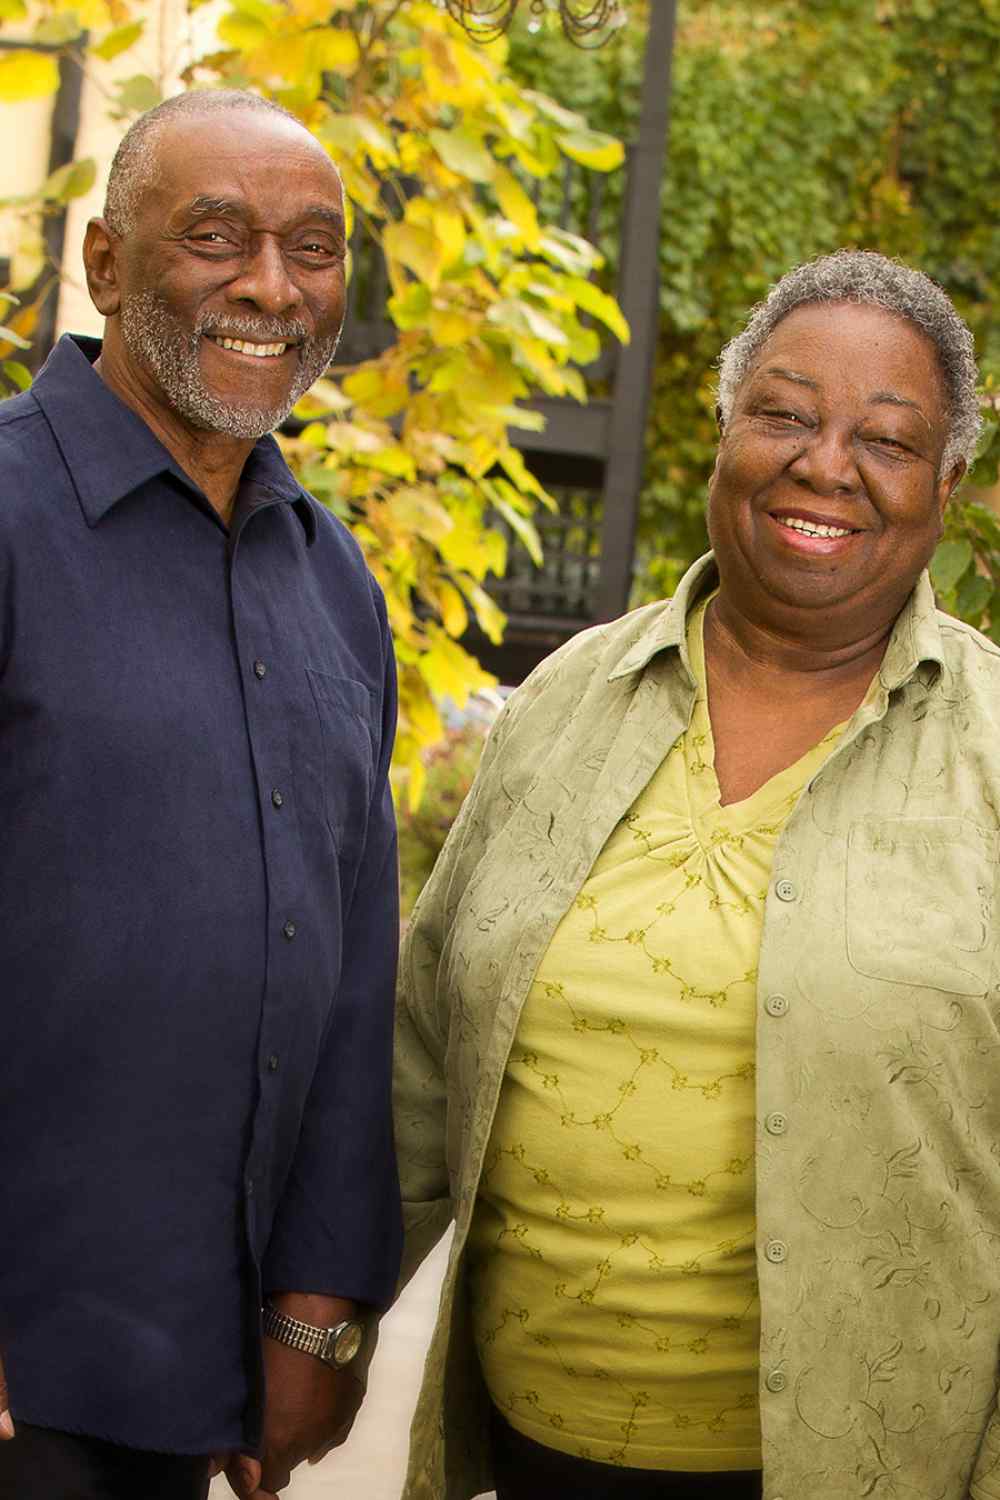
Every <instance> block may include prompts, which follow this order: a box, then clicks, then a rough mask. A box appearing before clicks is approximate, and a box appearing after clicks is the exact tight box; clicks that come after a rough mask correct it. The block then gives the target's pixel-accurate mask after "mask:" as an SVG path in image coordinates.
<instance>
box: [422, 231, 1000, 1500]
mask: <svg viewBox="0 0 1000 1500" xmlns="http://www.w3.org/2000/svg"><path fill="white" fill-rule="evenodd" d="M719 417H720V426H721V441H720V444H719V452H718V459H717V462H716V466H715V471H714V474H713V476H712V482H711V486H710V491H709V501H708V517H709V532H710V535H711V540H712V546H713V552H712V554H711V555H710V556H708V557H706V558H703V559H702V560H701V561H700V562H698V563H696V564H695V566H694V567H693V568H691V570H690V571H689V573H688V574H687V576H686V577H685V578H684V580H683V582H682V584H681V586H680V588H679V590H678V593H677V595H676V597H675V598H674V599H673V600H671V601H669V602H666V603H660V604H654V605H651V606H649V607H647V608H645V609H640V610H637V611H635V612H634V613H632V614H629V615H627V616H625V618H624V619H621V620H619V621H616V622H615V623H613V624H610V625H603V626H600V627H598V628H596V629H594V630H590V631H587V632H585V633H583V634H582V635H580V636H577V637H576V638H575V639H574V640H572V641H570V642H569V644H568V645H566V646H565V647H564V648H563V649H562V650H560V651H558V652H557V653H556V654H555V655H554V656H553V657H551V658H550V659H549V660H548V661H547V662H545V663H543V665H542V666H541V667H539V668H538V670H537V671H536V672H535V673H534V674H533V675H532V676H531V677H530V678H529V679H528V681H527V682H526V683H525V685H524V686H523V687H522V688H521V689H520V690H519V691H518V692H517V693H515V694H514V696H513V697H512V698H511V699H510V701H509V704H508V705H507V707H506V710H505V712H504V714H503V716H502V718H501V719H500V720H499V721H498V723H497V725H496V727H495V729H494V731H493V733H492V735H491V736H490V740H489V743H488V745H487V748H486V753H485V755H484V759H483V765H482V769H481V770H480V773H479V776H478V778H477V781H476V784H475V786H474V788H473V790H472V792H471V794H470V796H469V798H468V800H467V802H466V804H465V806H464V808H463V810H462V813H461V816H460V817H459V819H458V821H457V823H456V825H455V827H454V829H453V830H452V833H451V836H450V838H449V840H448V843H447V845H446V847H445V849H444V852H443V853H442V856H441V858H440V861H439V863H438V865H437V868H436V870H435V872H434V875H433V877H432V879H431V881H430V883H429V885H428V887H427V889H426V891H425V892H424V894H423V896H422V898H421V900H420V903H419V905H418V907H417V910H416V912H415V915H414V919H413V923H412V926H411V928H410V932H409V935H408V943H407V951H406V954H405V959H404V972H403V986H402V994H401V1001H400V1013H399V1027H400V1047H399V1062H398V1095H399V1097H398V1125H397V1129H398V1136H399V1146H400V1152H401V1167H402V1174H403V1195H404V1199H405V1200H406V1203H407V1210H408V1217H409V1224H410V1235H409V1264H410V1266H411V1268H412V1266H413V1265H415V1264H416V1263H417V1262H418V1261H419V1260H420V1259H421V1258H422V1257H423V1256H424V1255H425V1254H426V1252H427V1250H428V1249H429V1247H430V1246H431V1245H432V1244H433V1243H434V1241H435V1240H436V1239H437V1238H438V1237H439V1236H440V1235H441V1233H442V1231H443V1229H444V1228H445V1226H446V1225H447V1223H448V1222H449V1220H450V1219H452V1218H454V1220H455V1238H454V1243H453V1246H452V1250H451V1257H450V1262H449V1267H448V1274H447V1277H446V1280H445V1285H444V1290H443V1292H442V1297H441V1308H440V1317H439V1321H438V1325H437V1329H436V1332H435V1335H434V1340H433V1344H432V1347H431V1352H430V1355H429V1359H428V1367H427V1372H426V1378H425V1382H424V1387H423V1392H422V1395H421V1398H420V1404H419V1407H418V1411H417V1416H416V1418H415V1422H414V1430H413V1453H412V1460H411V1467H410V1475H409V1481H408V1488H407V1492H406V1493H407V1496H408V1497H410V1500H441V1497H447V1500H466V1497H468V1496H471V1495H474V1494H478V1493H480V1492H481V1491H486V1490H489V1489H490V1488H491V1487H492V1486H493V1484H494V1483H495V1484H496V1488H497V1493H498V1495H499V1497H500V1500H535V1497H542V1496H544V1497H545V1500H558V1497H571V1500H590V1497H594V1500H597V1497H600V1500H617V1497H647V1496H648V1497H654V1496H655V1497H660V1496H662V1497H664V1500H687V1497H695V1496H698V1497H700V1496H712V1497H719V1500H723V1497H725V1500H744V1497H750V1496H760V1495H762V1494H763V1496H764V1497H766V1500H855V1497H857V1500H861V1497H862V1496H870V1497H876V1500H877V1497H879V1496H884V1497H890V1496H891V1497H896V1500H903V1497H912V1500H968V1497H970V1496H971V1497H972V1500H998V1497H1000V1416H998V1414H997V1361H998V1347H1000V1086H998V1079H1000V966H998V957H1000V952H998V949H1000V945H998V942H997V926H998V924H997V911H996V905H995V903H996V900H997V893H996V886H997V883H998V882H997V873H998V861H997V854H998V842H1000V837H998V834H1000V651H998V650H997V648H996V647H995V646H993V645H992V644H991V643H990V642H989V641H987V640H985V639H984V638H983V637H982V636H981V635H978V634H977V633H976V631H974V630H971V629H969V628H968V627H966V626H965V625H963V624H961V623H959V622H958V621H956V620H953V619H949V618H948V617H947V616H944V615H942V614H940V613H939V612H938V611H937V610H936V609H935V606H934V598H933V595H932V592H931V587H930V583H929V581H928V578H927V574H926V572H925V569H926V567H927V563H928V560H929V558H930V557H931V554H932V552H933V550H934V546H935V544H936V542H937V540H938V538H939V536H940V534H941V521H942V513H943V511H944V509H945V506H946V505H947V503H948V500H949V497H950V496H951V494H952V492H953V490H954V488H955V486H956V484H957V483H958V481H959V479H960V478H961V476H962V473H963V471H964V470H965V467H966V464H967V463H968V461H969V459H970V456H971V454H972V451H973V447H974V444H975V439H976V435H977V429H978V421H979V419H978V411H977V402H976V395H975V364H974V359H973V352H972V339H971V336H970V334H969V332H968V330H967V328H966V327H965V325H964V324H963V323H962V322H961V320H960V319H959V317H958V316H957V314H956V313H955V311H954V309H953V308H952V306H951V304H950V302H949V301H948V299H947V298H946V296H945V295H944V294H943V292H941V291H940V290H939V289H938V288H937V287H936V286H934V285H933V283H931V282H930V281H928V280H927V278H926V277H924V276H922V275H920V274H919V273H917V272H914V271H911V270H908V269H906V268H904V267H902V266H900V265H897V264H894V263H892V262H890V261H888V260H885V259H883V258H882V257H881V256H878V255H874V254H870V253H859V252H841V253H839V254H837V255H833V256H830V257H828V258H825V259H823V260H819V261H816V262H814V263H813V264H810V265H806V266H802V267H800V268H799V269H798V270H796V271H793V272H792V273H791V274H790V275H788V276H786V277H785V279H784V280H783V281H781V282H780V283H779V284H778V285H777V286H776V287H775V288H774V289H773V291H772V292H771V294H770V296H769V297H768V298H767V300H766V301H765V302H764V303H762V304H761V305H760V306H759V307H758V308H757V309H756V310H755V312H754V313H753V315H752V316H751V318H750V321H749V323H748V325H747V327H746V329H745V330H744V332H743V333H742V334H741V335H740V336H739V337H738V338H737V339H736V340H735V341H734V342H733V343H732V344H730V345H729V347H728V348H727V349H726V351H725V353H724V355H723V358H722V366H721V379H720V388H719Z"/></svg>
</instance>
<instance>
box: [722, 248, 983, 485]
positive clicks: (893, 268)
mask: <svg viewBox="0 0 1000 1500" xmlns="http://www.w3.org/2000/svg"><path fill="white" fill-rule="evenodd" d="M810 302H856V303H862V304H869V305H871V306H874V307H884V308H885V309H886V311H887V312H892V313H896V314H897V315H898V316H899V317H901V318H905V319H906V320H907V322H909V323H912V324H913V325H914V327H916V328H919V329H920V331H921V332H922V333H924V334H926V335H927V337H928V338H929V339H930V341H931V343H932V344H933V345H934V348H935V350H936V351H937V357H938V364H939V366H940V368H941V375H942V378H943V380H944V385H945V391H946V393H947V397H948V418H949V429H948V440H947V442H946V443H945V449H944V453H943V455H942V458H941V469H942V472H943V473H947V472H949V471H950V470H951V468H952V467H953V465H954V464H956V463H957V462H958V461H959V459H964V460H965V462H966V464H967V465H970V466H971V464H972V460H973V457H974V455H975V451H976V441H977V439H978V437H979V429H980V427H981V426H982V418H981V416H980V412H979V398H978V396H977V394H976V384H977V378H978V372H977V370H976V354H975V346H974V344H973V339H972V333H971V332H970V330H969V329H968V327H967V326H966V324H965V323H964V322H963V320H962V319H961V318H960V317H959V315H958V313H957V312H956V311H955V308H954V307H953V305H952V302H951V299H950V298H949V297H948V296H947V294H946V293H945V292H943V291H942V290H941V288H940V287H939V286H937V285H936V283H935V282H933V281H931V279H930V277H929V276H925V275H924V273H923V272H922V271H914V270H912V269H911V268H910V267H909V266H904V265H901V264H900V263H899V262H898V261H895V260H889V259H887V258H886V256H884V255H878V254H877V253H876V252H875V251H873V250H837V251H836V252H835V253H834V254H833V255H823V256H821V257H820V258H819V259H818V260H812V261H808V262H807V263H806V264H805V265H802V266H797V267H796V268H795V270H794V271H789V272H788V274H787V276H783V277H782V278H781V280H780V281H779V282H778V283H777V284H776V285H775V286H773V287H772V288H771V290H770V291H769V292H768V294H767V296H766V297H765V298H764V300H763V302H758V303H757V306H756V307H755V308H753V309H752V311H751V313H750V317H749V318H748V320H747V324H746V327H745V328H744V329H743V332H742V333H739V334H737V335H736V337H735V338H734V339H732V340H731V341H730V342H729V343H728V344H727V345H726V347H725V348H724V349H723V351H722V354H721V355H720V356H719V413H720V417H721V421H722V425H723V426H725V424H726V422H727V421H728V420H729V417H730V415H731V413H732V410H733V402H734V401H735V399H736V393H737V391H738V390H739V388H740V386H741V385H742V384H743V382H744V380H745V379H746V378H747V376H748V375H749V373H750V371H751V369H752V368H753V366H754V364H755V363H756V361H757V357H758V355H759V354H760V351H761V349H762V348H763V346H764V344H765V343H766V342H767V340H768V339H769V338H770V336H771V334H772V333H773V332H774V330H775V328H777V326H778V324H779V323H780V322H781V321H782V319H783V318H787V316H788V314H789V313H790V312H792V311H793V310H794V309H795V308H796V307H802V306H803V305H804V304H806V303H810Z"/></svg>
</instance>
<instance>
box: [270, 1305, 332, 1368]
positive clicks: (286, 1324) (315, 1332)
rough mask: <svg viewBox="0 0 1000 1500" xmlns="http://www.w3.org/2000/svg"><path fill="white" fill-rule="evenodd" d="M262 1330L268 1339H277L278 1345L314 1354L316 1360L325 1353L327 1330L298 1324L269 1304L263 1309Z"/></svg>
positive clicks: (298, 1322)
mask: <svg viewBox="0 0 1000 1500" xmlns="http://www.w3.org/2000/svg"><path fill="white" fill-rule="evenodd" d="M263 1328H264V1332H265V1334H266V1335H267V1337H268V1338H270V1339H277V1340H278V1343H279V1344H287V1345H288V1346H289V1348H290V1349H299V1350H301V1352H302V1353H303V1354H314V1355H315V1356H316V1358H317V1359H322V1358H323V1356H324V1354H325V1353H326V1343H327V1338H328V1336H329V1329H328V1328H316V1327H314V1326H313V1324H312V1323H303V1322H300V1320H299V1319H298V1318H293V1317H290V1316H289V1314H288V1313H282V1312H279V1311H278V1309H277V1308H276V1307H271V1305H270V1304H269V1303H265V1304H264V1308H263Z"/></svg>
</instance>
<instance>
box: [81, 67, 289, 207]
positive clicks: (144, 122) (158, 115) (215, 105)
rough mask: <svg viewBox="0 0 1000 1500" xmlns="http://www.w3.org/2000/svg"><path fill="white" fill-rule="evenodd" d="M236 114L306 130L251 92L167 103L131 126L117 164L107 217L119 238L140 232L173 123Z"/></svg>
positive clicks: (216, 92) (200, 94)
mask: <svg viewBox="0 0 1000 1500" xmlns="http://www.w3.org/2000/svg"><path fill="white" fill-rule="evenodd" d="M234 110H250V111H252V112H254V113H257V114H272V115H280V116H282V118H283V119H286V120H291V121H293V123H294V124H296V125H299V126H301V127H302V129H303V130H304V129H305V126H304V125H302V121H301V120H297V119H296V118H295V116H294V115H293V114H292V113H291V112H290V111H289V110H287V109H285V108H284V106H283V105H281V104H275V103H274V101H273V99H265V98H263V97H262V96H261V95H260V94H251V93H250V92H248V91H247V90H245V89H195V90H193V91H192V92H191V93H189V94H175V95H174V97H173V98H172V99H164V101H163V103H162V104H157V105H156V106H155V107H154V108H153V109H150V110H147V111H146V113H145V114H144V115H140V116H139V118H138V120H136V121H135V122H134V124H132V125H130V126H129V128H128V130H127V131H126V132H125V134H124V135H123V136H122V139H121V141H120V143H119V146H118V150H117V151H116V152H115V155H114V160H113V161H112V163H111V171H110V172H109V174H108V187H107V194H106V196H105V199H104V217H105V219H106V220H107V222H108V224H109V226H110V227H111V229H113V230H114V232H115V234H118V235H126V234H131V233H132V230H133V229H134V228H135V221H136V218H137V216H138V213H139V207H140V205H141V203H142V197H143V194H144V193H145V191H146V189H147V188H148V187H149V186H150V184H151V183H152V182H155V180H156V176H157V172H158V169H159V168H158V162H157V148H158V146H159V141H160V137H161V135H162V134H163V131H164V130H165V128H166V127H167V126H168V125H169V124H170V122H171V121H172V120H175V119H178V118H180V117H183V116H193V115H216V114H230V113H232V112H233V111H234Z"/></svg>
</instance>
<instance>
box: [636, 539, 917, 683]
mask: <svg viewBox="0 0 1000 1500" xmlns="http://www.w3.org/2000/svg"><path fill="white" fill-rule="evenodd" d="M718 581H719V572H718V569H717V567H716V565H715V558H714V556H713V554H712V553H711V552H706V554H705V556H704V557H699V559H698V561H697V562H695V563H692V565H691V567H690V568H688V570H687V572H686V573H685V574H684V577H683V578H682V579H681V581H680V584H679V585H678V588H677V592H676V594H675V595H674V597H673V598H672V599H671V600H670V601H669V603H668V604H667V605H666V607H665V608H664V609H663V611H662V612H661V613H660V614H658V615H657V616H656V618H655V619H654V621H653V623H652V624H651V625H650V626H649V628H648V629H647V630H645V631H644V632H643V634H642V635H641V636H640V637H639V639H638V640H637V641H635V642H634V643H633V645H631V646H630V647H629V649H628V651H626V653H625V655H624V656H623V657H622V659H621V661H620V662H619V663H618V665H617V666H616V667H615V668H614V670H613V671H612V672H611V673H609V676H608V681H609V682H613V681H614V680H615V678H617V677H627V676H628V675H629V674H630V673H632V672H641V671H642V670H643V669H644V668H645V667H647V666H648V665H649V663H650V661H651V660H652V659H653V657H654V656H656V655H657V654H658V652H660V651H665V650H667V649H669V648H670V647H677V648H678V649H679V650H680V651H681V655H682V658H683V655H684V642H685V631H686V628H687V617H688V613H689V611H690V610H691V608H692V607H693V606H694V605H695V604H696V603H697V601H698V600H699V599H700V598H701V597H702V595H703V594H704V593H705V592H706V590H707V589H709V588H714V587H716V585H717V584H718ZM924 662H932V663H934V664H935V665H936V666H938V667H941V666H942V665H943V664H944V651H943V647H942V644H941V628H940V625H939V624H938V612H937V607H936V604H935V601H934V590H933V588H932V587H931V581H930V578H929V577H928V574H927V572H926V570H925V571H924V572H923V573H921V575H920V577H919V578H918V579H917V583H916V587H915V588H914V590H913V593H912V594H911V595H910V597H909V599H908V600H907V601H906V603H905V604H904V606H903V609H902V611H901V613H900V615H899V618H898V619H897V621H896V623H895V625H894V626H893V628H892V635H891V636H890V637H889V645H888V646H887V648H886V653H885V656H884V657H883V659H882V665H881V667H880V669H879V676H880V677H881V680H882V686H883V687H884V688H885V689H886V690H887V691H889V692H892V690H893V689H894V688H898V687H902V685H903V683H904V682H909V680H910V678H911V677H913V675H914V674H915V673H916V671H917V668H918V667H919V666H921V665H922V663H924Z"/></svg>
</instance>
